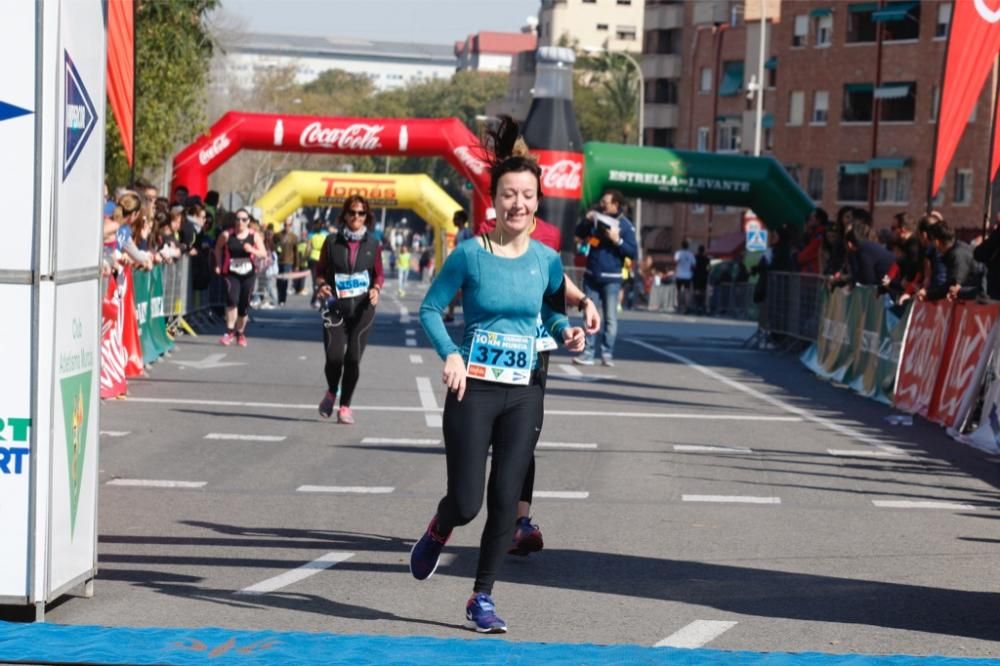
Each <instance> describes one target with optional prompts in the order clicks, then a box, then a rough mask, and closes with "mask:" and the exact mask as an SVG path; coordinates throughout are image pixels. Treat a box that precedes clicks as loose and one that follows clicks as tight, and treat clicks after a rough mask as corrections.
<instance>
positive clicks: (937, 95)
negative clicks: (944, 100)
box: [931, 86, 941, 123]
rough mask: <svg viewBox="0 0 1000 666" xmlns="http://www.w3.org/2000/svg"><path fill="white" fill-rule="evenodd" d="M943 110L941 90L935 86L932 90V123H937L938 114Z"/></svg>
mask: <svg viewBox="0 0 1000 666" xmlns="http://www.w3.org/2000/svg"><path fill="white" fill-rule="evenodd" d="M940 110H941V88H939V87H937V86H934V87H933V88H931V122H932V123H936V122H937V119H938V112H939V111H940Z"/></svg>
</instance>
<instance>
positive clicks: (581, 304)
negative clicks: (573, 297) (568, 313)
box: [576, 296, 590, 312]
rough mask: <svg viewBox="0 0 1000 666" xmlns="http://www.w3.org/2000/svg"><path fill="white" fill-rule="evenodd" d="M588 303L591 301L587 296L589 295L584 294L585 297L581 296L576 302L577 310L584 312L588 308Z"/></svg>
mask: <svg viewBox="0 0 1000 666" xmlns="http://www.w3.org/2000/svg"><path fill="white" fill-rule="evenodd" d="M587 303H590V298H589V297H587V296H584V297H583V298H581V299H580V300H579V301H578V302H577V304H576V307H577V310H579V311H580V312H583V311H584V310H586V309H587Z"/></svg>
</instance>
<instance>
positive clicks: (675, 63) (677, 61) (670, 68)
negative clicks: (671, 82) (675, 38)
mask: <svg viewBox="0 0 1000 666" xmlns="http://www.w3.org/2000/svg"><path fill="white" fill-rule="evenodd" d="M640 66H641V67H642V78H643V79H644V80H645V79H680V78H681V76H682V72H683V67H682V65H681V56H679V55H655V54H652V55H644V56H642V62H641V63H640Z"/></svg>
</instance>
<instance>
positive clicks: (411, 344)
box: [406, 338, 417, 347]
mask: <svg viewBox="0 0 1000 666" xmlns="http://www.w3.org/2000/svg"><path fill="white" fill-rule="evenodd" d="M406 346H407V347H416V346H417V341H416V340H414V339H413V338H406Z"/></svg>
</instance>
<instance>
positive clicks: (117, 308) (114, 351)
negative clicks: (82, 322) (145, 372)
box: [101, 278, 128, 399]
mask: <svg viewBox="0 0 1000 666" xmlns="http://www.w3.org/2000/svg"><path fill="white" fill-rule="evenodd" d="M124 327H125V311H124V309H123V308H122V307H121V294H120V293H119V290H118V283H117V281H116V280H115V279H114V278H112V279H111V280H109V281H108V290H107V292H105V294H104V301H103V302H102V303H101V398H102V399H107V398H117V397H118V396H120V395H124V393H125V392H126V391H127V390H128V384H127V383H126V380H125V365H126V364H127V363H128V354H127V353H126V351H125V344H124V343H123V342H122V329H123V328H124Z"/></svg>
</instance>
